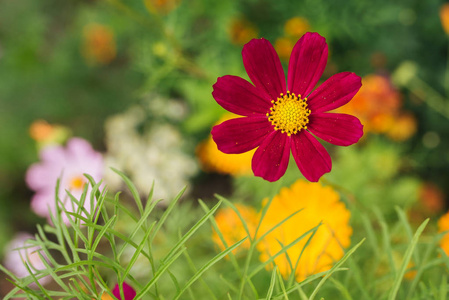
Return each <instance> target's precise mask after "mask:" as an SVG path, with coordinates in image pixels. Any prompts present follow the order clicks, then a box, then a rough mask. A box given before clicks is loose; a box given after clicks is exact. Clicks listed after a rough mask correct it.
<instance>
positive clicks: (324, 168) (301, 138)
mask: <svg viewBox="0 0 449 300" xmlns="http://www.w3.org/2000/svg"><path fill="white" fill-rule="evenodd" d="M292 140H293V143H292V154H293V157H294V158H295V161H296V164H297V165H298V168H299V170H300V171H301V173H302V175H304V177H305V178H306V179H307V180H309V181H313V182H317V181H318V180H319V179H320V177H321V176H323V174H324V173H328V172H330V170H331V169H332V161H331V157H330V156H329V153H327V151H326V149H325V148H324V147H323V145H321V144H320V142H318V141H317V140H316V139H315V138H314V137H313V136H312V135H311V134H310V133H309V132H307V130H301V131H300V132H299V133H297V134H295V135H292Z"/></svg>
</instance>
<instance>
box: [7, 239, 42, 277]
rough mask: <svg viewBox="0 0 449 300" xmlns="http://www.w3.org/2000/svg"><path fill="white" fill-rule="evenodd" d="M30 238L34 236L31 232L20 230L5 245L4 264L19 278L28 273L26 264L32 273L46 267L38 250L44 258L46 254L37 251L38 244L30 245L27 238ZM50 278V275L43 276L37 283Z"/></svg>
mask: <svg viewBox="0 0 449 300" xmlns="http://www.w3.org/2000/svg"><path fill="white" fill-rule="evenodd" d="M32 239H34V238H33V236H32V235H31V234H29V233H25V232H21V233H18V234H17V235H16V236H15V237H14V239H12V240H11V241H10V242H9V243H8V244H7V245H6V248H5V260H4V265H5V267H6V268H7V269H8V270H10V271H11V272H12V273H13V274H14V275H16V276H17V277H19V278H23V277H27V276H29V275H30V272H29V271H28V269H27V267H26V266H27V265H28V267H29V268H30V271H31V273H33V274H36V273H37V271H38V270H44V269H46V266H45V264H44V263H43V262H42V259H41V257H40V256H39V252H40V254H42V257H44V259H46V255H45V253H43V252H42V251H39V250H40V248H39V247H38V246H32V244H31V243H29V242H28V240H32ZM50 280H51V276H44V277H42V278H40V279H39V283H40V284H45V283H47V282H49V281H50ZM32 286H35V285H32Z"/></svg>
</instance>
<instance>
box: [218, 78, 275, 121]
mask: <svg viewBox="0 0 449 300" xmlns="http://www.w3.org/2000/svg"><path fill="white" fill-rule="evenodd" d="M213 87H214V91H213V92H212V96H213V97H214V98H215V100H216V101H217V103H218V104H220V105H221V106H222V107H223V108H224V109H226V110H228V111H230V112H232V113H235V114H238V115H242V116H251V115H254V114H256V113H259V114H264V115H265V114H266V113H267V111H269V110H270V107H271V99H270V96H269V95H268V94H266V93H265V92H264V91H263V90H261V89H258V88H256V87H255V86H253V85H252V84H251V83H249V82H248V81H246V80H245V79H243V78H240V77H237V76H231V75H226V76H223V77H219V78H218V79H217V82H216V83H215V84H214V86H213Z"/></svg>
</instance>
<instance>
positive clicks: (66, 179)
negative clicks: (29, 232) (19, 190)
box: [26, 138, 103, 224]
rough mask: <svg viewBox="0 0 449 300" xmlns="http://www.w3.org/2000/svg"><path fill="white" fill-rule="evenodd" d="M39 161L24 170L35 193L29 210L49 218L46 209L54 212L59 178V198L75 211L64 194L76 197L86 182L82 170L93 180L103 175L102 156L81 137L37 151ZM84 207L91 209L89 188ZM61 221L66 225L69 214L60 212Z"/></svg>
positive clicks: (69, 208) (75, 208) (79, 194)
mask: <svg viewBox="0 0 449 300" xmlns="http://www.w3.org/2000/svg"><path fill="white" fill-rule="evenodd" d="M40 158H41V161H40V162H39V163H36V164H33V165H32V166H31V167H30V168H29V169H28V171H27V174H26V182H27V184H28V186H29V187H30V188H31V189H32V190H34V191H35V192H36V194H35V195H34V196H33V198H32V200H31V208H32V210H33V211H34V212H35V213H36V214H38V215H40V216H43V217H47V218H48V219H49V220H50V215H49V210H48V209H49V208H50V210H51V211H52V213H53V214H54V213H55V212H56V207H55V204H56V202H55V190H56V181H57V180H58V178H59V179H60V186H59V191H58V193H59V195H58V196H59V198H60V199H61V201H63V202H64V204H65V209H66V210H67V211H69V212H76V210H77V207H76V205H75V207H73V205H72V202H71V201H70V198H69V197H68V195H67V194H66V192H65V191H66V190H67V191H69V192H70V193H71V194H72V195H73V196H74V197H75V198H76V199H78V200H79V198H80V196H81V194H82V193H83V190H84V186H85V185H86V184H88V182H87V179H86V177H84V175H83V173H86V174H89V175H90V176H92V177H93V179H94V180H95V181H100V179H101V177H102V175H103V157H102V155H101V154H100V153H98V152H96V151H94V149H93V148H92V146H91V145H90V144H89V143H88V142H87V141H85V140H83V139H81V138H72V139H70V140H69V141H68V143H67V147H65V148H64V147H62V146H50V147H47V148H44V149H43V150H42V151H41V153H40ZM87 191H88V192H87V197H86V201H85V203H84V208H85V209H86V210H87V211H88V212H89V211H90V192H91V187H90V186H89V187H88V190H87ZM62 218H63V220H64V223H66V224H69V221H68V216H67V215H66V214H63V216H62Z"/></svg>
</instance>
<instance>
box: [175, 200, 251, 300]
mask: <svg viewBox="0 0 449 300" xmlns="http://www.w3.org/2000/svg"><path fill="white" fill-rule="evenodd" d="M220 202H221V201H220ZM246 239H247V238H244V239H242V240H240V241H238V242H237V243H235V244H234V245H232V246H231V247H229V248H227V249H225V250H224V251H222V252H221V253H219V254H218V255H216V256H215V257H214V258H212V259H211V260H209V261H208V262H207V263H206V264H205V265H204V266H202V267H201V268H200V269H199V270H198V272H196V273H195V274H194V275H193V276H192V277H191V278H190V279H189V281H188V282H187V283H186V285H185V286H184V287H183V288H182V290H181V291H180V292H179V293H178V294H177V295H176V296H175V297H174V298H173V299H174V300H177V299H179V298H180V297H181V295H182V294H183V293H184V292H185V291H186V290H187V289H188V288H189V287H190V286H191V285H192V284H193V283H194V282H195V281H196V280H198V279H199V278H200V277H201V276H202V275H203V273H204V272H206V271H207V270H208V269H209V268H210V267H211V266H213V265H214V264H215V263H217V262H218V261H220V260H221V259H222V258H223V257H225V256H226V255H228V253H229V252H231V251H232V250H234V249H235V248H237V247H238V246H240V245H241V244H242V243H243V242H244V241H245V240H246Z"/></svg>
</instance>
